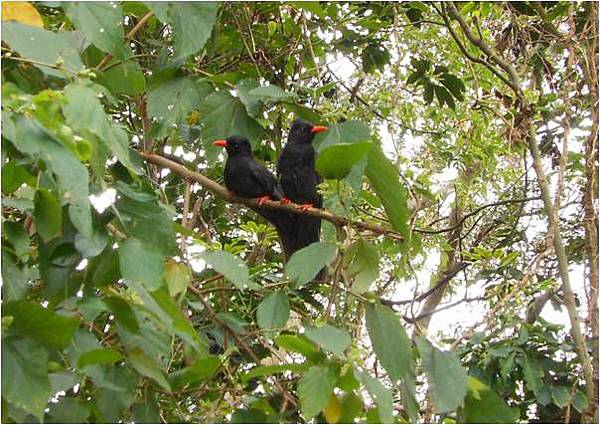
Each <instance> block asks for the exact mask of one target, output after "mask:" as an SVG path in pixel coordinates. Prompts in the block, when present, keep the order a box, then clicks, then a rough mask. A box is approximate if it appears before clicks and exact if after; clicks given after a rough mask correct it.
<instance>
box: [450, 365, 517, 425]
mask: <svg viewBox="0 0 600 425" xmlns="http://www.w3.org/2000/svg"><path fill="white" fill-rule="evenodd" d="M468 385H469V392H468V394H467V398H466V399H465V406H464V408H463V409H460V411H459V421H460V422H464V423H481V424H491V423H515V422H516V421H517V419H518V418H519V409H518V408H510V407H508V406H507V405H506V403H505V402H504V400H502V399H501V398H500V397H499V396H498V394H496V393H495V392H494V391H492V390H491V389H490V388H489V387H488V386H487V385H485V384H484V383H482V382H481V381H479V380H477V379H475V378H473V377H471V376H469V380H468Z"/></svg>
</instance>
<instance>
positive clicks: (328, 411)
mask: <svg viewBox="0 0 600 425" xmlns="http://www.w3.org/2000/svg"><path fill="white" fill-rule="evenodd" d="M323 414H324V415H325V419H326V420H327V423H330V424H337V423H338V422H339V421H340V418H341V417H342V405H341V404H340V401H339V400H338V398H337V397H336V395H335V394H331V396H329V401H328V402H327V406H325V409H323Z"/></svg>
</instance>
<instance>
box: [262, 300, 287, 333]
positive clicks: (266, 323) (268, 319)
mask: <svg viewBox="0 0 600 425" xmlns="http://www.w3.org/2000/svg"><path fill="white" fill-rule="evenodd" d="M289 317H290V301H289V300H288V297H287V295H285V294H284V293H283V292H272V293H270V294H269V295H267V296H266V297H265V298H264V299H263V300H262V301H261V303H260V304H259V305H258V308H257V310H256V321H257V322H258V326H259V327H260V328H261V329H262V330H263V331H266V330H274V329H281V328H283V327H285V324H286V323H287V321H288V318H289Z"/></svg>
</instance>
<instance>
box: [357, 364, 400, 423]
mask: <svg viewBox="0 0 600 425" xmlns="http://www.w3.org/2000/svg"><path fill="white" fill-rule="evenodd" d="M355 375H356V379H358V380H359V382H360V383H361V384H362V385H363V386H364V387H365V389H366V390H367V391H368V392H369V394H370V395H371V397H372V398H373V400H374V401H375V405H376V406H377V410H378V413H379V419H380V420H381V422H382V423H386V424H389V423H393V422H394V410H393V401H394V400H393V396H392V391H390V390H389V389H388V388H386V387H385V386H384V385H383V384H382V383H381V382H380V381H379V379H377V378H374V377H372V376H371V375H369V374H368V373H365V372H361V371H358V370H357V371H355Z"/></svg>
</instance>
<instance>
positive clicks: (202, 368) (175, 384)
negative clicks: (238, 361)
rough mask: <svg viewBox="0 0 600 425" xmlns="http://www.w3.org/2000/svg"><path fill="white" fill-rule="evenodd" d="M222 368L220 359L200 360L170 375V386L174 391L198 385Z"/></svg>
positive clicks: (206, 358)
mask: <svg viewBox="0 0 600 425" xmlns="http://www.w3.org/2000/svg"><path fill="white" fill-rule="evenodd" d="M219 366H221V361H220V360H219V358H218V357H214V356H210V357H205V358H203V359H199V360H197V361H196V363H194V364H193V365H191V366H188V367H185V368H183V369H180V370H177V371H175V372H173V373H171V374H170V375H169V378H168V380H169V384H171V388H173V389H174V390H178V389H181V388H184V387H185V386H186V385H194V384H197V383H199V382H201V381H203V380H205V379H206V378H209V377H210V376H212V375H213V374H214V373H215V372H216V371H217V369H219Z"/></svg>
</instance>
